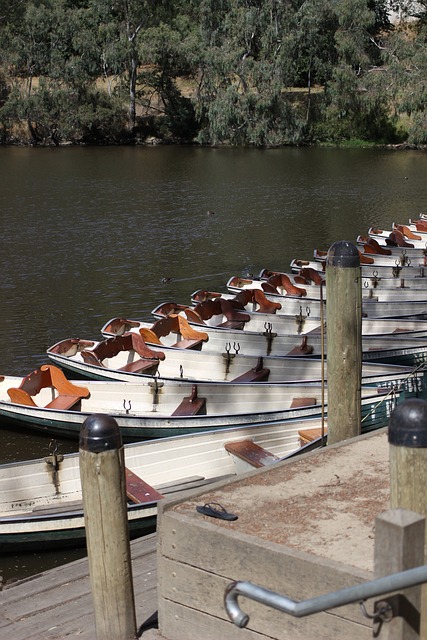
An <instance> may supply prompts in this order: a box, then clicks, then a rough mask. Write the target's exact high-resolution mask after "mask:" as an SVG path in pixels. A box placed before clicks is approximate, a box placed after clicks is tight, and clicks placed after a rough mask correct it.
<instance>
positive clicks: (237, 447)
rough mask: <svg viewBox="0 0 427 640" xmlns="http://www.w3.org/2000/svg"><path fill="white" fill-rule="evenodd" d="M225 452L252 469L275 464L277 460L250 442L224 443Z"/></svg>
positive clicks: (271, 454) (272, 454)
mask: <svg viewBox="0 0 427 640" xmlns="http://www.w3.org/2000/svg"><path fill="white" fill-rule="evenodd" d="M224 447H225V449H226V451H228V453H231V454H232V455H233V456H236V457H237V458H240V460H244V461H245V462H248V463H249V464H250V465H251V466H252V467H255V468H257V469H259V468H260V467H265V466H267V465H270V464H273V463H274V462H277V461H278V460H279V458H278V457H277V456H276V455H274V453H271V452H270V451H267V450H266V449H264V448H263V447H260V446H259V445H258V444H255V442H253V441H252V440H239V441H237V442H226V443H225V445H224Z"/></svg>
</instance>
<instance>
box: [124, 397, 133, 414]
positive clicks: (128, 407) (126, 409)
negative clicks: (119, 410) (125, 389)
mask: <svg viewBox="0 0 427 640" xmlns="http://www.w3.org/2000/svg"><path fill="white" fill-rule="evenodd" d="M127 402H128V406H126V399H125V400H123V409H124V410H125V411H126V414H128V413H129V411H130V410H131V409H132V402H131V401H130V400H128V401H127Z"/></svg>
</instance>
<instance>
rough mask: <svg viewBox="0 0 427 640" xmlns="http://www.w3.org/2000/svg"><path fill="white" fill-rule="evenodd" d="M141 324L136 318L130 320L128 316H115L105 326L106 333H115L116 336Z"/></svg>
mask: <svg viewBox="0 0 427 640" xmlns="http://www.w3.org/2000/svg"><path fill="white" fill-rule="evenodd" d="M138 326H139V322H137V321H136V320H128V319H127V318H113V319H112V320H111V322H109V323H108V325H107V326H106V327H105V328H104V331H105V332H106V333H113V334H114V335H116V336H121V335H123V334H124V333H126V332H128V331H130V330H131V329H134V328H135V327H138Z"/></svg>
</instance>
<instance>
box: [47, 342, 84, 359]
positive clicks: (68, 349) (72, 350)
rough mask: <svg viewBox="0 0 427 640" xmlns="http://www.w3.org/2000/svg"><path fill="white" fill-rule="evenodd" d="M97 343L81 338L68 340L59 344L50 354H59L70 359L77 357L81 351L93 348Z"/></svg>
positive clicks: (52, 348)
mask: <svg viewBox="0 0 427 640" xmlns="http://www.w3.org/2000/svg"><path fill="white" fill-rule="evenodd" d="M94 345H95V342H94V341H93V340H81V339H80V338H68V339H66V340H61V342H57V343H56V344H55V345H53V347H51V348H50V349H49V352H50V353H57V354H58V355H61V356H66V357H68V358H70V357H72V356H75V355H76V354H77V353H78V352H79V351H83V349H88V348H90V347H93V346H94Z"/></svg>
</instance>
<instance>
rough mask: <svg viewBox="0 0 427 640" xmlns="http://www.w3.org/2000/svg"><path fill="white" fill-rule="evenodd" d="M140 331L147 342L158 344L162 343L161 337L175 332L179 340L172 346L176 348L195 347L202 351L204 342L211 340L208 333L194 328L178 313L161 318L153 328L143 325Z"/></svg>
mask: <svg viewBox="0 0 427 640" xmlns="http://www.w3.org/2000/svg"><path fill="white" fill-rule="evenodd" d="M139 333H140V335H141V337H142V338H143V339H144V340H146V341H147V342H152V343H153V344H158V345H162V342H161V340H160V338H164V337H165V336H169V335H171V334H175V335H176V337H177V341H176V343H175V344H174V345H172V346H173V347H174V348H176V349H194V350H197V351H200V350H201V348H202V345H203V342H206V341H207V340H209V336H208V334H207V333H205V332H204V331H197V330H196V329H193V327H191V326H190V325H189V324H188V321H187V320H186V319H185V318H183V317H182V316H180V315H178V314H171V315H168V316H167V317H165V318H160V319H159V320H156V322H155V323H154V324H153V326H152V327H151V329H146V328H144V327H142V328H141V329H140V330H139ZM162 346H163V345H162Z"/></svg>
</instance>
